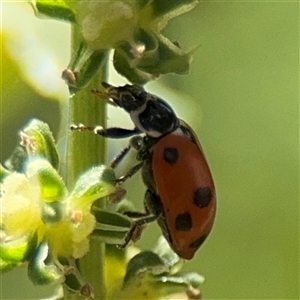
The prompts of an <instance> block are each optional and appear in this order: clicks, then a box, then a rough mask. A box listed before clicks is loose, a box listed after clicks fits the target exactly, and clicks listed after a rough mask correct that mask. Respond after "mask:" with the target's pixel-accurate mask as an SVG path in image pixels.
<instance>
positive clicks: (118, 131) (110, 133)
mask: <svg viewBox="0 0 300 300" xmlns="http://www.w3.org/2000/svg"><path fill="white" fill-rule="evenodd" d="M70 129H71V130H78V131H93V132H94V133H95V134H98V135H101V136H103V137H107V138H112V139H122V138H127V137H130V136H133V135H135V134H138V133H140V130H139V129H137V128H133V129H126V128H119V127H111V128H103V127H102V126H85V125H83V124H79V125H71V126H70Z"/></svg>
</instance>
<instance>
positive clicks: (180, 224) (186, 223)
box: [175, 212, 193, 231]
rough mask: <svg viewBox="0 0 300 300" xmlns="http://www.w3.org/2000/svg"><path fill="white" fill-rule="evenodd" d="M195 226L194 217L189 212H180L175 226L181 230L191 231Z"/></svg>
mask: <svg viewBox="0 0 300 300" xmlns="http://www.w3.org/2000/svg"><path fill="white" fill-rule="evenodd" d="M192 226H193V223H192V217H191V214H190V213H189V212H185V213H183V214H179V215H178V216H177V217H176V220H175V228H176V230H180V231H189V230H191V228H192Z"/></svg>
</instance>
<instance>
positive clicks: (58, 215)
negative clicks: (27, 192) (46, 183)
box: [42, 201, 65, 224]
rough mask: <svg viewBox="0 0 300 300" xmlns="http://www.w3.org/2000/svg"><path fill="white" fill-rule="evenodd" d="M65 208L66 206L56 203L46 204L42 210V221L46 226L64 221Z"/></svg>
mask: <svg viewBox="0 0 300 300" xmlns="http://www.w3.org/2000/svg"><path fill="white" fill-rule="evenodd" d="M64 208H65V206H64V204H63V203H61V202H59V201H56V202H50V203H48V202H44V203H43V209H42V220H43V222H44V223H45V224H47V223H48V224H49V223H57V222H60V221H61V220H62V218H63V217H64V215H63V209H64Z"/></svg>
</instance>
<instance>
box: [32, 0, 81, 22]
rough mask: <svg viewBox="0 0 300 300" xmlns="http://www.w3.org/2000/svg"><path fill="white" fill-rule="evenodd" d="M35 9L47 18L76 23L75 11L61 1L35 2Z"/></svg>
mask: <svg viewBox="0 0 300 300" xmlns="http://www.w3.org/2000/svg"><path fill="white" fill-rule="evenodd" d="M35 8H36V10H37V11H38V12H39V13H41V14H43V15H45V16H47V17H50V18H53V19H59V20H62V21H67V22H71V23H74V22H76V14H75V11H74V10H73V9H72V8H71V7H70V6H69V5H67V3H66V2H65V1H63V0H47V1H45V0H36V1H35Z"/></svg>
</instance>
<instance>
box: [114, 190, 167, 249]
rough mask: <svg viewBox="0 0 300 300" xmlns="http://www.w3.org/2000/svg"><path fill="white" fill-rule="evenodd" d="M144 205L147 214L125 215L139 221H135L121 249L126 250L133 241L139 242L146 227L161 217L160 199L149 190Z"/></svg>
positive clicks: (134, 213)
mask: <svg viewBox="0 0 300 300" xmlns="http://www.w3.org/2000/svg"><path fill="white" fill-rule="evenodd" d="M144 204H145V212H137V211H127V212H125V213H124V215H126V216H128V217H130V218H134V219H135V218H138V219H137V220H135V221H134V223H133V225H132V227H131V229H130V230H129V232H128V233H127V235H126V237H125V242H124V244H123V245H121V246H120V247H121V248H125V247H126V246H127V245H128V243H129V242H130V241H131V240H132V241H137V240H138V239H139V238H140V236H141V234H142V231H143V229H144V227H145V225H147V224H148V223H151V222H153V221H155V220H157V218H159V216H160V215H161V203H160V198H159V197H158V196H157V195H156V194H154V193H153V192H152V191H150V190H149V189H148V190H147V191H146V193H145V200H144Z"/></svg>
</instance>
